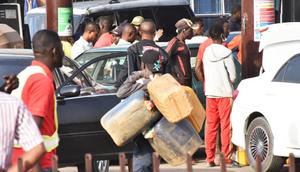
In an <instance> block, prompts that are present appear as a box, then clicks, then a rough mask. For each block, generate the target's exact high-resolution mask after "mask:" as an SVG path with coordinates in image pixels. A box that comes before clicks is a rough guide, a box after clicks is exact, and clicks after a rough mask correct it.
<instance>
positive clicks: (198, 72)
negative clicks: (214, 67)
mask: <svg viewBox="0 0 300 172" xmlns="http://www.w3.org/2000/svg"><path fill="white" fill-rule="evenodd" d="M195 73H196V78H197V80H198V81H200V82H201V83H202V84H203V83H204V71H203V63H202V60H200V59H199V58H197V59H196V67H195Z"/></svg>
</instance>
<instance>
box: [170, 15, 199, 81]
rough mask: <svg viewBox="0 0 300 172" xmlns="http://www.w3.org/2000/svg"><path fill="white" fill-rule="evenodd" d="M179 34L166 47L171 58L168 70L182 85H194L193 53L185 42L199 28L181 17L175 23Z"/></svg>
mask: <svg viewBox="0 0 300 172" xmlns="http://www.w3.org/2000/svg"><path fill="white" fill-rule="evenodd" d="M175 27H176V29H177V30H176V31H177V33H178V34H177V36H176V37H174V38H172V39H171V40H170V41H169V43H168V46H167V48H166V51H167V53H168V54H169V56H170V58H169V60H168V66H167V68H168V69H167V70H168V72H170V74H171V75H172V76H173V77H174V78H175V79H176V80H177V81H178V82H179V83H180V84H182V85H185V86H190V87H191V86H192V68H191V62H190V61H191V53H190V50H189V48H188V46H187V45H186V44H185V40H186V39H191V38H192V37H193V30H195V29H197V27H196V26H194V24H193V22H192V21H191V20H189V19H185V18H183V19H180V20H179V21H177V22H176V24H175Z"/></svg>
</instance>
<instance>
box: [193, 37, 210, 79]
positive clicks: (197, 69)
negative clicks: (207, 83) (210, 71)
mask: <svg viewBox="0 0 300 172" xmlns="http://www.w3.org/2000/svg"><path fill="white" fill-rule="evenodd" d="M212 43H213V41H212V39H211V38H210V36H209V37H208V39H207V40H206V41H204V42H203V43H202V44H200V45H199V49H198V53H197V59H196V66H195V73H196V78H197V80H198V81H200V82H201V84H202V85H204V80H205V79H204V72H203V54H204V51H205V49H206V48H207V47H208V46H210V45H211V44H212Z"/></svg>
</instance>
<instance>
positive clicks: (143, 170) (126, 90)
mask: <svg viewBox="0 0 300 172" xmlns="http://www.w3.org/2000/svg"><path fill="white" fill-rule="evenodd" d="M141 61H142V62H143V64H144V65H145V68H144V69H142V70H139V71H136V72H133V73H132V74H131V75H129V76H128V78H127V79H126V80H125V82H124V83H123V84H122V85H121V86H120V88H119V89H118V92H117V97H119V98H122V99H123V98H126V97H128V96H130V95H131V94H133V93H134V92H136V91H138V90H145V91H146V89H147V84H148V83H149V81H151V80H152V79H154V78H155V77H157V76H159V75H161V74H163V73H164V72H165V66H164V58H163V55H162V54H161V53H160V51H159V49H151V50H147V51H145V52H144V54H143V56H142V58H141ZM148 102H149V101H148ZM152 107H153V106H152ZM148 109H151V108H148ZM134 143H135V146H134V149H133V172H152V152H153V149H152V147H151V145H150V144H149V142H148V141H147V140H146V139H145V138H144V136H143V135H142V134H140V135H139V136H137V137H136V138H135V139H134Z"/></svg>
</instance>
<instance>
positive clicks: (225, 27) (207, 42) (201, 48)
mask: <svg viewBox="0 0 300 172" xmlns="http://www.w3.org/2000/svg"><path fill="white" fill-rule="evenodd" d="M215 23H216V24H218V25H221V26H223V31H224V33H223V34H222V35H221V36H222V39H223V45H224V44H225V45H226V43H225V42H224V41H225V40H226V38H227V37H228V35H229V32H230V30H229V25H228V21H227V20H225V19H223V18H219V19H217V20H216V21H215ZM212 43H213V41H212V39H211V38H210V36H209V35H208V39H206V40H205V41H204V42H203V43H202V44H200V45H199V49H198V53H197V59H196V66H195V73H196V78H197V80H198V81H200V82H201V83H202V84H203V85H204V80H205V79H204V72H203V61H202V60H203V54H204V51H205V50H206V48H207V47H208V46H210V45H211V44H212Z"/></svg>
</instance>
